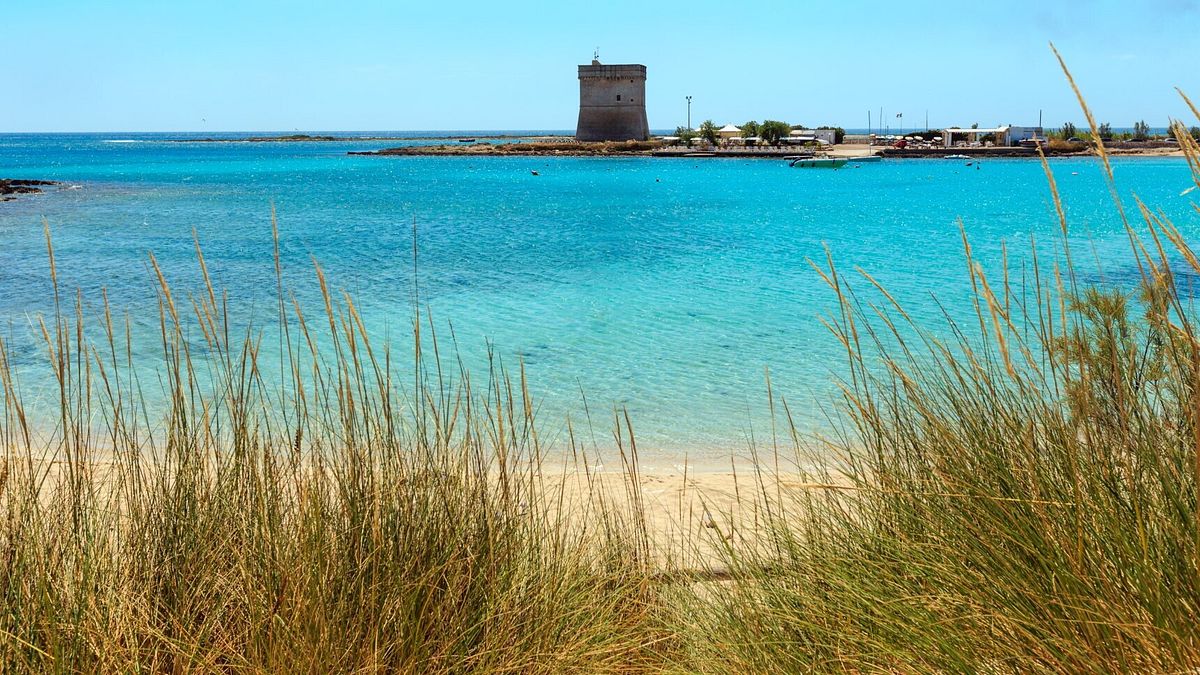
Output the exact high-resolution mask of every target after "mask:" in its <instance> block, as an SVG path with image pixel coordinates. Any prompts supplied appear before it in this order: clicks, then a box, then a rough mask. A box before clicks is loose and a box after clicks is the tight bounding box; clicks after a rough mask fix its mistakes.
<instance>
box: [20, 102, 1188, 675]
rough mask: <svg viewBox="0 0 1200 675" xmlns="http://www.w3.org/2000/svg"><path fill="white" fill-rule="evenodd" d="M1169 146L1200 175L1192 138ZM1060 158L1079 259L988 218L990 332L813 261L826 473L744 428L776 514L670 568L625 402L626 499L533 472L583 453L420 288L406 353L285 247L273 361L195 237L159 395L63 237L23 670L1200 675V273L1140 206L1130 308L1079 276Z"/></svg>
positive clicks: (812, 458) (31, 507)
mask: <svg viewBox="0 0 1200 675" xmlns="http://www.w3.org/2000/svg"><path fill="white" fill-rule="evenodd" d="M1072 86H1073V83H1072ZM1081 102H1082V99H1081ZM1193 110H1194V108H1193ZM1085 111H1086V106H1085ZM1197 116H1198V117H1200V114H1198V115H1197ZM1088 118H1089V122H1090V123H1091V122H1092V120H1091V115H1090V113H1089V114H1088ZM1092 126H1093V131H1095V129H1094V126H1095V125H1094V123H1092ZM1174 131H1175V133H1176V136H1177V138H1178V139H1179V142H1180V144H1181V147H1182V148H1183V149H1184V152H1185V155H1186V157H1187V161H1188V164H1189V166H1190V167H1191V169H1192V174H1193V178H1194V180H1195V181H1196V184H1197V186H1200V147H1198V146H1197V144H1196V142H1195V141H1194V140H1193V139H1191V138H1190V136H1188V135H1187V133H1186V132H1185V130H1184V128H1183V126H1182V125H1181V124H1176V125H1175V128H1174ZM1093 137H1094V138H1098V134H1096V133H1093ZM1096 151H1097V153H1098V154H1099V156H1100V161H1101V162H1102V164H1103V166H1104V168H1105V170H1106V171H1107V173H1108V177H1109V180H1110V184H1111V181H1112V173H1111V168H1109V166H1108V158H1107V156H1106V155H1105V154H1104V148H1103V146H1097V148H1096ZM1043 162H1045V160H1044V159H1043ZM1044 167H1045V168H1046V174H1047V179H1048V181H1049V182H1050V186H1051V188H1052V192H1053V193H1054V199H1055V203H1056V205H1057V207H1058V211H1057V212H1058V216H1059V218H1060V219H1061V224H1062V234H1063V237H1062V243H1063V246H1064V247H1065V248H1064V251H1063V255H1062V257H1061V259H1056V260H1054V261H1050V262H1043V261H1040V260H1038V258H1037V256H1036V253H1035V254H1034V255H1033V256H1032V257H1031V258H1030V260H1031V263H1030V265H1029V266H1027V267H1025V268H1022V269H1016V270H1009V269H1007V268H1006V269H1002V270H998V271H993V273H992V274H990V275H989V274H987V273H985V271H984V270H983V269H981V268H980V267H979V266H978V265H976V264H975V263H974V262H973V261H971V260H970V246H969V242H967V241H966V237H965V235H964V245H965V246H966V250H967V257H968V269H967V270H966V272H965V273H966V275H967V278H968V279H969V283H970V284H971V286H972V288H973V289H974V291H975V293H974V298H975V305H974V313H975V316H976V319H977V321H975V322H971V323H970V324H967V325H963V324H954V323H952V322H949V321H948V322H947V324H946V325H945V326H928V325H920V324H917V323H916V322H914V321H913V320H912V319H911V318H910V317H909V316H908V315H907V314H906V313H905V312H904V308H903V304H902V302H900V301H899V300H897V299H893V298H892V296H891V295H889V294H888V293H887V292H886V290H884V289H883V288H882V287H880V286H879V285H878V284H876V283H875V282H874V280H873V279H872V278H871V277H870V276H869V275H868V274H867V273H866V272H862V273H861V274H859V275H857V276H855V277H854V278H851V277H848V276H847V275H845V274H844V273H843V271H842V270H841V269H839V268H838V267H836V266H835V265H834V263H833V261H832V260H829V261H826V262H825V263H824V264H823V265H820V266H819V267H818V269H817V271H816V272H815V273H819V274H821V275H822V276H823V277H824V279H825V280H826V281H827V282H828V284H829V286H830V289H831V294H832V295H831V297H832V298H834V300H835V302H836V307H837V312H836V313H835V314H834V315H832V316H830V317H829V319H828V325H829V327H830V330H831V332H832V334H833V336H834V339H836V340H838V341H839V342H840V344H841V345H842V346H843V347H844V349H845V354H846V367H845V368H844V370H843V372H844V373H845V377H844V380H843V391H844V395H843V398H842V400H841V401H840V409H841V411H842V417H841V418H840V420H841V422H842V424H843V426H842V429H843V432H842V433H841V434H840V435H837V436H833V437H831V438H828V439H825V440H824V442H823V443H821V444H820V446H819V447H806V446H805V445H804V444H803V443H801V442H800V441H799V437H798V435H797V434H796V433H795V430H794V429H793V428H791V427H790V426H789V425H788V424H787V420H788V419H790V416H791V414H792V413H791V411H789V410H788V409H787V407H786V404H781V405H780V406H779V410H778V411H776V412H778V413H779V416H780V417H781V418H782V420H783V421H781V423H780V428H781V430H782V433H781V434H779V435H780V436H782V437H785V438H791V439H792V440H793V441H794V443H795V445H796V449H797V450H798V451H799V452H800V455H801V460H800V461H801V464H802V465H803V466H804V468H805V473H804V474H800V473H791V472H786V471H781V470H780V469H778V468H777V467H779V466H780V464H781V457H780V455H781V454H783V453H782V451H781V450H779V449H778V448H777V447H772V448H770V449H764V450H763V451H762V454H761V455H760V454H759V453H758V451H757V449H752V452H753V453H754V456H755V457H756V458H759V459H761V461H760V462H759V463H758V470H757V472H756V473H755V475H754V476H751V477H746V484H747V489H746V490H744V492H743V493H742V494H744V495H745V497H744V498H745V499H746V500H747V501H749V502H753V505H752V506H753V508H752V509H750V511H752V512H753V514H754V522H752V523H747V522H739V523H727V522H724V521H722V522H720V523H703V524H700V525H699V526H698V528H699V534H698V535H697V537H696V538H695V540H694V542H699V541H700V539H701V538H703V537H710V538H711V539H712V541H710V542H708V544H709V545H710V546H712V547H713V548H715V549H716V550H718V551H719V552H720V560H719V566H718V567H717V568H714V569H709V570H697V571H694V573H676V572H679V570H678V569H677V568H676V567H675V565H677V564H683V563H686V562H688V561H691V560H695V559H697V556H695V553H696V550H695V549H689V546H698V545H699V544H698V543H693V544H689V543H688V540H686V539H685V540H683V542H682V543H677V544H676V545H677V546H678V548H677V549H676V550H672V551H668V552H667V553H668V556H667V558H666V562H665V563H664V562H663V558H661V557H659V558H656V557H655V555H656V554H655V552H654V551H652V548H653V546H654V544H653V542H651V541H650V540H649V535H648V533H647V528H646V524H645V517H644V515H645V514H644V509H645V508H646V507H645V506H644V502H643V500H642V499H641V496H640V494H639V492H638V482H637V451H636V443H635V442H634V439H633V434H632V424H631V423H630V422H629V420H628V418H624V419H623V422H620V423H619V424H618V428H617V429H616V438H617V439H618V442H619V446H620V448H621V452H622V464H623V465H624V466H625V467H626V477H627V479H628V480H627V482H626V484H625V485H624V486H622V487H621V488H620V489H623V490H625V491H626V495H625V498H624V499H619V500H613V499H609V498H607V497H606V496H605V493H604V491H603V490H601V489H599V488H598V487H597V488H596V489H595V490H592V489H589V490H585V491H584V494H583V495H582V500H581V501H580V500H579V499H576V498H577V497H579V495H575V496H572V495H568V494H567V493H566V492H565V491H564V488H563V486H562V485H561V484H555V483H554V482H553V481H548V480H547V479H546V476H547V472H546V471H545V470H543V465H544V464H545V463H546V462H548V461H549V459H548V458H556V459H555V461H556V462H561V458H563V457H568V458H573V457H581V456H582V455H583V453H584V448H582V447H580V446H579V445H577V444H576V442H575V441H574V439H573V438H572V439H568V440H567V441H566V443H565V445H566V447H555V448H545V447H543V446H542V443H541V441H540V440H539V436H538V424H537V421H536V420H535V418H534V412H533V411H534V409H535V406H534V403H533V402H532V400H531V399H530V396H529V393H528V388H527V386H526V383H525V380H524V375H523V372H520V373H518V374H517V375H516V377H515V378H514V377H511V376H510V375H509V373H507V372H506V371H505V369H504V368H502V367H500V366H499V365H496V366H495V367H494V368H493V369H492V370H491V371H490V372H488V373H486V374H485V375H484V379H482V380H478V381H477V380H474V379H473V378H472V374H471V373H468V372H466V371H465V369H464V368H463V367H462V366H461V364H460V363H459V362H458V361H457V360H456V359H454V358H446V357H443V355H442V354H441V352H440V351H439V347H438V341H437V339H436V338H435V336H434V335H433V334H432V329H433V326H434V323H433V322H432V321H430V320H429V318H428V316H424V315H422V313H421V312H420V311H419V310H418V309H415V308H417V307H419V304H418V303H416V302H414V311H413V316H412V323H411V326H412V351H411V353H410V352H408V351H407V350H405V353H403V354H398V353H394V352H393V351H392V349H391V347H389V346H388V345H378V344H375V343H374V342H372V341H371V339H370V336H369V335H368V332H367V331H366V329H365V326H364V324H363V322H362V320H361V318H360V317H359V315H358V313H357V311H356V309H355V306H354V303H353V301H352V299H350V298H349V297H346V296H338V295H336V294H335V293H333V292H332V291H331V290H330V288H329V284H328V283H327V282H326V280H325V278H324V275H323V273H322V272H321V270H320V268H319V267H318V268H316V275H317V279H318V282H319V284H320V286H321V289H322V298H323V302H322V306H320V307H318V308H316V309H315V310H314V309H313V308H310V307H304V306H302V304H301V303H300V302H299V301H297V300H295V298H294V296H292V295H291V294H290V293H289V292H288V291H287V289H285V288H284V286H283V282H282V279H283V275H282V270H281V265H280V260H279V255H278V251H276V254H275V265H276V272H277V280H278V281H277V284H278V288H277V297H278V306H277V307H276V308H275V309H276V311H275V314H276V315H275V316H274V317H272V319H271V320H270V324H271V327H272V331H271V332H270V333H269V334H270V335H271V338H270V339H272V340H275V339H278V342H279V344H278V356H276V355H275V352H274V351H271V352H270V353H271V354H272V356H271V357H270V358H272V359H275V358H279V359H281V362H282V368H281V369H280V370H279V372H281V373H282V375H281V376H280V377H279V378H277V379H278V381H276V379H274V378H271V377H268V376H267V375H265V374H264V373H266V372H275V371H274V370H272V369H268V368H266V367H264V364H263V363H261V359H263V358H267V357H265V356H264V354H265V351H264V350H261V348H260V347H261V343H262V341H263V340H264V339H265V338H264V336H265V335H267V334H268V333H267V332H266V331H264V326H257V327H250V328H247V327H245V326H241V327H239V326H237V325H235V324H234V322H232V321H231V320H230V319H229V316H230V300H229V299H228V298H227V297H226V296H225V295H223V294H221V293H220V292H219V290H218V289H217V288H215V287H214V286H213V284H212V283H211V281H209V278H208V273H207V269H206V267H205V262H204V258H203V254H202V252H201V251H200V248H199V246H197V264H198V265H199V267H200V270H201V272H202V274H203V278H204V279H205V284H204V285H203V287H202V288H200V289H198V291H197V292H195V293H192V294H186V295H178V294H177V293H176V292H175V291H174V290H173V289H172V288H171V286H170V284H168V282H167V280H166V275H165V274H163V273H162V272H161V271H159V269H158V267H157V265H154V267H153V269H154V270H155V272H156V274H157V279H158V282H157V297H158V308H159V322H158V326H157V328H158V332H159V345H158V349H157V354H156V355H155V357H154V358H155V359H156V362H157V363H158V368H157V374H158V377H159V378H160V380H159V381H160V382H161V383H162V384H161V386H163V387H164V388H165V390H166V392H167V393H168V396H167V401H168V403H167V405H166V407H165V409H155V408H153V407H152V406H150V405H149V404H147V402H146V397H144V396H143V391H144V390H145V388H146V387H148V386H150V384H151V383H149V382H145V381H143V380H141V379H139V377H138V375H137V373H138V372H139V369H138V368H136V367H135V366H138V365H141V364H140V363H138V362H137V360H138V359H142V358H146V357H145V355H144V354H143V355H141V356H135V350H134V347H133V340H132V337H131V334H130V331H131V330H132V329H131V328H130V327H129V325H128V324H127V323H126V322H122V321H120V320H117V319H115V318H114V313H115V310H114V309H112V308H109V307H108V306H107V304H105V305H104V311H103V312H102V313H101V314H100V315H99V316H95V317H92V316H87V315H86V312H85V311H84V309H83V306H84V305H83V302H82V299H80V298H79V297H78V296H77V295H76V296H73V297H72V296H68V295H66V294H61V295H60V291H59V289H58V281H57V273H56V270H55V267H54V264H55V263H54V254H53V247H52V242H51V238H50V236H49V231H47V248H48V260H49V274H50V278H51V279H52V280H53V281H54V289H55V290H54V293H55V304H56V311H55V312H54V314H53V315H52V316H50V317H48V318H47V319H46V322H45V323H43V324H42V325H41V326H40V331H41V335H42V341H43V343H44V348H45V354H46V360H45V366H46V367H47V368H49V369H50V373H51V376H52V377H53V379H54V381H55V382H56V383H57V400H56V401H54V402H53V404H52V405H51V406H50V408H51V410H50V411H49V413H47V411H46V410H45V409H33V408H31V407H30V406H31V404H30V402H28V401H27V400H26V396H25V395H24V393H23V391H22V389H21V386H20V382H19V378H18V376H17V373H16V369H15V368H14V367H12V366H11V365H10V358H9V356H8V354H9V352H8V347H7V346H6V345H4V344H3V343H2V342H0V392H2V397H0V401H2V410H0V413H2V414H0V443H2V444H3V449H4V452H5V455H4V462H3V465H0V664H2V666H0V667H2V668H3V669H4V670H6V671H8V670H11V671H14V672H15V671H38V672H41V671H69V672H110V671H120V672H132V671H138V672H212V671H220V672H289V673H290V672H348V671H362V672H376V671H391V672H418V671H419V672H464V671H472V672H522V673H524V672H639V671H653V672H660V671H664V670H668V671H699V672H779V671H792V672H809V671H821V672H825V671H837V672H845V671H852V672H866V671H887V672H935V671H938V672H940V671H952V672H972V673H974V672H993V673H1010V672H1011V673H1018V672H1020V673H1024V672H1086V671H1104V672H1112V671H1137V672H1180V671H1182V670H1185V669H1187V668H1192V667H1196V666H1198V665H1200V629H1198V628H1197V623H1196V621H1195V617H1196V616H1197V613H1198V611H1200V519H1198V518H1197V509H1196V498H1197V492H1196V490H1197V477H1198V476H1200V453H1198V448H1200V336H1198V335H1197V326H1196V324H1195V316H1196V314H1195V311H1194V307H1193V305H1192V297H1193V295H1192V293H1191V289H1189V288H1186V287H1185V286H1184V285H1183V283H1182V282H1181V281H1179V280H1180V278H1182V276H1183V275H1181V274H1179V272H1181V271H1183V270H1184V269H1186V270H1188V271H1190V272H1193V273H1200V258H1198V257H1197V256H1196V255H1195V254H1193V252H1192V251H1191V249H1190V248H1189V247H1188V245H1187V243H1186V241H1185V239H1184V236H1183V235H1182V234H1181V232H1180V231H1179V230H1178V229H1177V228H1176V227H1175V226H1174V225H1173V224H1172V223H1171V222H1169V221H1168V220H1167V219H1166V218H1165V217H1164V216H1163V215H1162V214H1161V213H1157V212H1155V211H1153V210H1152V209H1151V208H1149V207H1148V206H1146V205H1144V204H1142V203H1141V202H1140V201H1137V202H1135V203H1134V204H1133V208H1132V209H1129V211H1130V212H1132V213H1133V214H1135V215H1134V217H1133V218H1130V219H1128V220H1126V226H1127V229H1128V231H1129V233H1130V241H1131V243H1132V244H1133V248H1134V250H1135V251H1136V256H1137V264H1138V266H1139V269H1141V270H1142V272H1143V284H1142V289H1141V291H1140V293H1137V294H1132V293H1130V292H1128V291H1127V290H1123V289H1119V288H1104V287H1095V286H1087V285H1085V284H1084V283H1083V282H1081V281H1080V276H1079V274H1078V270H1079V267H1078V266H1077V265H1076V263H1075V262H1074V258H1073V254H1072V251H1071V250H1070V248H1069V247H1068V246H1067V243H1068V242H1069V241H1070V238H1069V237H1068V236H1067V235H1068V228H1069V223H1068V222H1067V220H1066V218H1065V211H1064V209H1063V208H1062V204H1061V202H1060V201H1059V200H1058V196H1057V191H1056V189H1055V187H1054V177H1053V173H1052V171H1051V167H1050V165H1049V163H1044ZM1113 197H1114V198H1116V197H1117V192H1116V190H1115V188H1114V190H1113ZM1115 208H1116V209H1117V211H1118V213H1119V214H1120V217H1121V218H1122V219H1127V218H1129V215H1128V214H1127V205H1125V204H1123V203H1122V202H1121V201H1120V200H1119V199H1118V200H1117V201H1116V202H1115ZM414 257H415V252H414ZM152 262H153V261H152ZM97 333H98V334H99V335H101V336H102V337H101V338H100V339H95V338H94V336H95V335H96V334H97ZM274 348H275V345H272V349H274ZM402 360H404V361H405V362H406V363H407V364H410V365H412V366H413V368H411V369H410V368H405V369H399V368H397V365H396V364H397V363H398V362H400V361H402ZM401 370H404V371H409V370H411V371H415V373H416V375H415V377H414V378H413V379H412V380H411V381H409V380H407V377H405V378H404V381H403V382H402V381H400V379H401V378H399V377H398V376H397V375H396V373H397V372H398V371H401ZM476 382H482V384H476ZM156 386H157V385H156ZM768 404H769V405H771V406H772V409H773V410H775V398H774V397H773V396H771V397H770V399H769V402H768ZM618 420H622V418H621V417H620V416H619V417H618ZM567 464H568V466H581V467H586V466H587V462H586V461H581V462H579V463H578V464H575V463H574V462H573V461H568V462H567ZM751 483H752V484H753V486H752V487H753V488H755V489H749V488H750V487H751ZM718 520H720V516H719V514H718ZM707 525H716V526H715V527H708V526H707ZM659 553H661V552H659ZM664 572H665V573H664ZM684 572H686V570H685V571H684Z"/></svg>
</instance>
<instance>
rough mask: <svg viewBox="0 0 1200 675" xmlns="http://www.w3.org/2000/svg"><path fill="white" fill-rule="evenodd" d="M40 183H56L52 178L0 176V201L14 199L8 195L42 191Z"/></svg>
mask: <svg viewBox="0 0 1200 675" xmlns="http://www.w3.org/2000/svg"><path fill="white" fill-rule="evenodd" d="M40 185H58V181H53V180H21V179H18V178H0V201H4V202H11V201H12V200H14V199H16V198H15V197H10V196H8V195H30V194H37V193H39V192H41V191H42V188H40V187H38V186H40Z"/></svg>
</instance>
